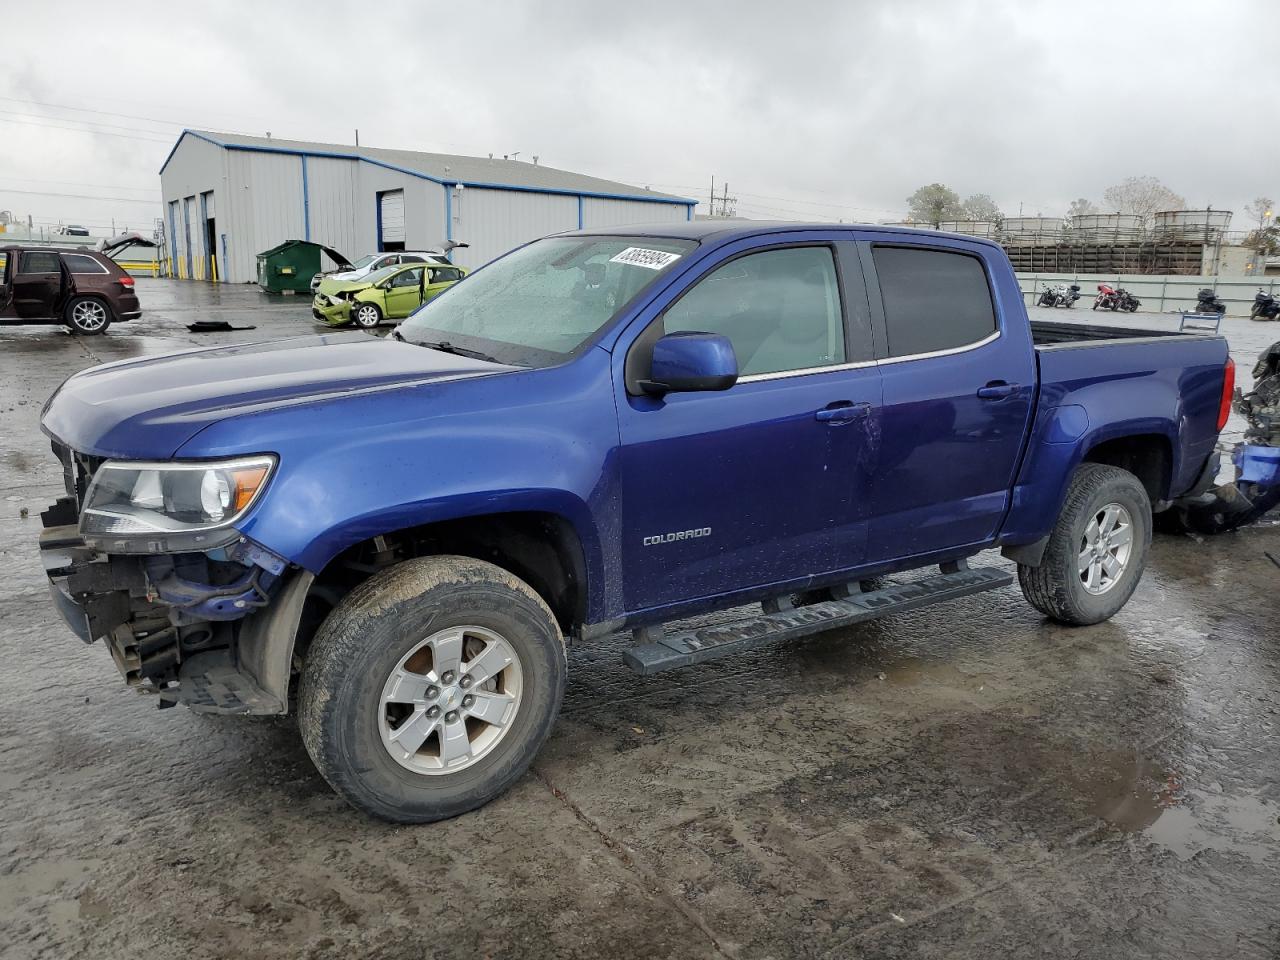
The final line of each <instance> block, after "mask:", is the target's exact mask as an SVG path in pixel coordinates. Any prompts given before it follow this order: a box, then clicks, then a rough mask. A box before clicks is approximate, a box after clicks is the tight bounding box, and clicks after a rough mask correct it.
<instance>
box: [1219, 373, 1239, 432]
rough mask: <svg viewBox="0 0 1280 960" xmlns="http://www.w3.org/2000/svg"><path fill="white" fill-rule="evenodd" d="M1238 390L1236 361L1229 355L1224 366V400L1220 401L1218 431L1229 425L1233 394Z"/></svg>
mask: <svg viewBox="0 0 1280 960" xmlns="http://www.w3.org/2000/svg"><path fill="white" fill-rule="evenodd" d="M1235 392H1236V362H1235V361H1234V360H1232V359H1231V358H1230V357H1227V364H1226V366H1224V367H1223V368H1222V400H1221V401H1219V403H1218V432H1219V433H1221V432H1222V428H1223V427H1225V426H1226V425H1227V417H1229V416H1230V415H1231V395H1232V394H1233V393H1235Z"/></svg>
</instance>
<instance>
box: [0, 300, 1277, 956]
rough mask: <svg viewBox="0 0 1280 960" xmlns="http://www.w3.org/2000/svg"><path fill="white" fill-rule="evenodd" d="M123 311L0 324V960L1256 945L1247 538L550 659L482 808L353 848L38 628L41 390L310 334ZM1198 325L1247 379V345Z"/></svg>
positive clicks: (1261, 569)
mask: <svg viewBox="0 0 1280 960" xmlns="http://www.w3.org/2000/svg"><path fill="white" fill-rule="evenodd" d="M139 287H140V292H141V296H142V300H143V304H144V307H145V308H146V310H147V313H146V315H145V317H144V318H143V320H141V321H140V322H135V323H130V324H122V325H120V326H118V327H116V328H114V329H113V330H112V331H111V332H110V333H109V334H108V335H107V336H105V337H98V338H87V339H77V338H73V337H71V336H69V335H67V334H66V333H64V332H62V331H61V330H59V329H56V328H30V329H18V328H13V327H9V328H0V412H2V413H3V414H4V417H3V419H2V420H0V569H2V570H3V572H4V575H5V581H6V583H7V587H6V590H5V591H4V592H3V594H0V656H2V657H3V661H2V662H3V664H4V670H3V671H0V810H2V811H3V815H2V816H0V956H2V957H4V958H10V957H13V958H31V957H41V958H51V960H55V958H56V960H63V958H67V957H73V956H76V957H93V958H121V960H123V958H134V957H140V956H146V957H148V958H155V960H162V958H171V957H172V958H185V960H195V958H206V957H210V958H212V957H237V958H282V957H316V958H321V957H324V958H328V957H352V956H374V957H394V958H400V957H424V956H426V957H455V956H456V957H484V956H489V957H512V958H535V957H552V956H557V957H584V958H596V957H605V956H636V957H732V958H739V957H741V958H782V957H840V958H844V957H868V958H879V957H886V958H887V957H907V956H910V957H946V958H948V960H955V958H961V957H973V958H983V960H987V958H990V957H995V956H1017V957H1031V956H1035V957H1073V958H1077V957H1099V958H1103V957H1105V958H1114V957H1138V958H1141V957H1151V958H1156V957H1160V958H1165V957H1170V956H1179V957H1206V958H1209V957H1213V958H1220V957H1224V956H1231V957H1233V958H1237V960H1243V958H1255V957H1256V958H1264V957H1275V956H1277V953H1278V952H1280V899H1277V897H1276V895H1275V891H1276V890H1277V889H1280V823H1278V821H1277V818H1278V817H1280V753H1278V752H1277V749H1276V746H1277V736H1276V734H1277V724H1278V723H1280V650H1278V649H1277V647H1278V643H1280V641H1278V632H1277V630H1276V620H1277V615H1278V614H1280V592H1278V591H1277V586H1280V570H1277V569H1276V568H1275V567H1274V566H1273V565H1272V564H1271V563H1270V562H1269V561H1268V560H1267V558H1266V556H1265V555H1264V552H1265V551H1270V552H1272V553H1273V554H1277V555H1280V528H1277V527H1276V526H1274V525H1270V526H1269V525H1263V526H1259V527H1255V528H1252V529H1248V530H1244V531H1241V532H1239V533H1235V534H1230V535H1226V536H1222V537H1219V538H1216V539H1212V540H1204V541H1200V540H1196V539H1192V538H1174V537H1158V538H1157V540H1156V542H1155V545H1154V550H1153V556H1152V560H1151V564H1150V566H1149V568H1148V574H1147V577H1146V578H1145V579H1144V581H1143V584H1142V586H1141V587H1140V588H1139V590H1138V592H1137V594H1136V595H1135V597H1134V599H1133V600H1132V601H1131V602H1130V604H1129V605H1128V606H1127V607H1126V609H1125V610H1124V611H1122V612H1121V614H1120V615H1119V616H1117V617H1116V618H1115V619H1114V620H1112V621H1111V622H1109V623H1105V624H1101V625H1099V626H1096V627H1090V628H1083V629H1074V630H1068V629H1064V628H1060V627H1057V626H1053V625H1050V624H1049V623H1047V622H1046V621H1045V620H1043V619H1042V618H1041V617H1039V616H1038V615H1037V614H1036V613H1035V612H1034V611H1033V610H1032V609H1031V608H1030V607H1028V606H1027V605H1026V604H1025V603H1024V602H1023V601H1022V599H1021V596H1020V594H1019V593H1018V592H1017V590H1016V588H1009V589H1004V590H999V591H995V592H993V593H988V594H984V595H979V596H976V597H972V598H969V599H966V600H962V601H959V602H955V603H952V604H950V605H946V606H941V607H934V608H930V609H925V610H921V611H917V612H914V613H910V614H906V615H899V616H895V617H891V618H888V619H885V620H882V621H878V622H875V623H872V624H870V625H866V626H862V627H858V628H856V629H849V630H843V631H832V632H829V633H826V634H823V635H820V636H817V637H812V638H809V639H807V640H803V641H799V642H794V643H790V644H787V645H785V646H784V647H781V648H777V649H771V650H763V651H757V652H755V653H752V654H749V655H745V656H741V657H737V658H731V659H726V660H721V661H719V662H714V663H710V664H704V665H702V666H700V667H696V668H693V669H689V670H685V671H681V672H678V673H675V674H667V675H659V676H656V677H648V678H642V677H636V676H633V675H632V674H630V673H629V672H627V671H626V670H625V669H624V668H623V667H622V665H621V663H620V657H619V655H620V652H621V650H622V649H623V647H624V646H625V643H626V640H625V638H621V637H615V638H610V639H607V640H605V641H604V642H601V643H598V644H594V645H591V646H584V647H581V648H578V649H575V650H573V651H572V652H571V662H570V687H569V691H568V695H567V698H566V702H565V710H564V715H563V717H562V719H561V721H560V723H559V725H558V726H557V728H556V731H555V732H554V734H553V735H552V738H551V741H550V742H549V744H548V745H547V747H546V748H545V749H544V750H543V752H542V754H541V755H540V756H539V758H538V759H537V761H536V762H535V764H534V767H533V770H532V771H531V772H530V773H529V774H528V775H527V776H526V777H525V778H524V779H523V780H522V781H521V782H520V783H519V784H518V785H517V786H516V787H515V788H514V789H513V790H511V791H510V792H509V793H508V794H507V795H506V796H504V797H503V798H501V799H500V800H498V801H497V802H495V803H493V804H491V805H490V806H488V807H487V808H485V809H484V810H481V811H479V812H477V813H474V814H471V815H468V816H465V817H461V818H459V819H457V820H453V821H450V822H447V823H443V824H437V825H433V826H427V827H414V828H405V827H392V826H387V825H385V824H381V823H376V822H372V821H370V820H368V819H366V818H364V817H362V816H360V815H358V814H356V813H354V812H353V811H352V810H350V809H348V808H347V807H346V806H345V805H344V804H343V803H342V802H341V801H339V800H338V799H337V798H336V797H335V796H334V795H333V794H332V793H331V792H330V791H329V789H328V788H327V787H326V785H325V784H324V782H323V781H322V780H321V779H320V777H319V776H318V775H317V774H316V772H315V770H314V769H313V768H312V766H311V763H310V761H309V760H308V758H307V756H306V754H305V753H304V752H303V749H302V746H301V744H300V742H299V739H298V736H297V730H296V728H295V726H294V724H293V722H292V720H291V719H288V718H285V719H235V718H217V717H208V716H198V715H193V714H190V713H188V712H187V711H185V710H181V709H178V710H166V711H157V710H156V709H155V708H154V706H153V705H152V703H151V702H150V701H144V700H143V699H141V698H139V697H137V696H136V695H134V694H132V693H131V692H129V691H128V690H126V689H125V687H124V685H123V684H122V683H121V682H120V681H119V678H118V675H117V673H116V671H115V668H114V667H113V666H112V664H111V661H110V658H109V657H108V656H107V654H106V652H105V651H104V650H103V649H101V648H100V646H94V647H92V648H86V647H85V646H84V645H82V644H81V643H80V642H79V641H77V640H76V639H74V638H73V637H72V635H71V634H70V633H69V632H68V631H67V630H66V628H65V627H63V626H62V625H61V624H60V623H59V622H58V621H57V619H56V616H55V614H54V612H53V610H52V607H51V606H50V604H49V602H48V600H47V598H46V590H45V585H44V577H43V573H42V572H41V569H40V563H39V560H38V558H37V551H36V549H35V537H36V534H37V531H38V528H39V520H38V518H37V516H36V514H37V513H38V511H39V510H40V509H41V508H42V507H43V505H44V504H45V503H46V502H47V501H48V500H50V499H52V498H53V497H54V496H55V495H56V494H57V493H58V492H59V489H60V475H59V471H58V469H57V464H56V461H55V460H54V459H53V457H52V456H51V455H50V454H49V452H48V447H47V444H46V443H45V441H44V440H43V438H42V436H41V435H40V433H39V430H38V426H37V421H38V415H39V410H40V406H41V404H42V403H43V402H44V400H45V398H46V397H47V396H48V395H49V393H50V392H51V391H52V390H53V389H54V387H56V386H57V384H58V383H59V381H61V380H62V379H63V378H64V377H65V376H67V375H68V374H70V373H71V372H73V371H75V370H77V369H80V368H83V367H85V366H89V365H91V364H93V363H96V362H99V361H106V360H111V359H115V358H119V357H127V356H137V355H140V354H154V353H161V352H165V351H168V350H173V349H177V348H182V347H185V346H188V345H191V344H201V343H214V342H231V341H232V340H234V339H243V338H266V337H271V336H277V335H281V334H284V333H288V332H295V331H310V330H311V329H312V324H311V321H310V320H309V318H308V309H307V305H306V302H305V300H302V299H299V300H291V299H284V300H278V299H277V300H269V299H267V298H266V297H265V296H263V295H261V294H259V293H258V292H257V291H256V290H255V289H253V288H249V287H225V288H213V287H210V286H207V285H202V284H195V283H190V284H178V283H171V282H166V281H151V280H146V281H141V282H140V283H139ZM197 317H202V318H217V319H226V320H230V321H232V322H236V323H241V322H243V323H252V324H256V325H257V330H255V331H253V332H251V333H237V334H191V333H189V332H188V331H187V330H186V329H185V326H184V325H185V324H186V323H189V322H191V321H192V320H193V319H195V318H197ZM1066 318H1068V314H1067V312H1066V311H1061V310H1060V311H1058V319H1066ZM1069 318H1070V319H1074V320H1080V321H1088V320H1091V319H1094V317H1092V316H1090V315H1089V312H1088V310H1087V309H1085V310H1081V309H1079V308H1077V309H1075V310H1073V311H1071V315H1070V317H1069ZM1106 321H1107V322H1109V323H1116V324H1124V325H1130V324H1131V325H1134V326H1164V325H1169V324H1174V323H1176V319H1175V318H1169V317H1162V316H1154V315H1143V314H1138V315H1137V316H1134V317H1115V316H1114V315H1108V316H1107V317H1106ZM1224 332H1225V333H1226V335H1227V336H1228V338H1229V339H1230V340H1231V343H1232V348H1233V353H1234V354H1235V357H1236V360H1237V362H1238V363H1239V364H1240V366H1241V368H1242V372H1247V371H1248V370H1249V369H1250V368H1251V367H1252V364H1253V360H1254V358H1255V357H1256V355H1257V353H1258V351H1259V350H1260V349H1262V347H1264V346H1265V345H1266V344H1267V343H1269V342H1270V340H1271V339H1272V337H1280V325H1264V324H1250V323H1249V322H1248V321H1243V320H1228V321H1226V322H1225V324H1224ZM1233 429H1234V431H1235V432H1236V433H1237V434H1238V432H1239V430H1240V425H1239V424H1233ZM23 507H28V508H29V509H30V511H31V516H30V517H28V518H26V519H23V518H22V517H21V516H20V510H21V508H23ZM992 562H993V563H996V564H1003V563H1004V561H1002V560H1000V559H999V558H998V557H995V558H993V559H992Z"/></svg>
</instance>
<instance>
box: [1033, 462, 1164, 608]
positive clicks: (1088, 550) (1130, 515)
mask: <svg viewBox="0 0 1280 960" xmlns="http://www.w3.org/2000/svg"><path fill="white" fill-rule="evenodd" d="M1150 547H1151V501H1150V500H1149V499H1148V497H1147V491H1146V489H1145V488H1144V487H1143V486H1142V484H1141V482H1140V481H1139V480H1138V478H1137V477H1135V476H1134V475H1133V474H1131V473H1129V471H1127V470H1121V469H1120V468H1119V467H1110V466H1106V465H1104V464H1099V463H1085V464H1081V466H1080V467H1079V468H1078V469H1077V470H1076V472H1075V475H1074V476H1073V477H1072V478H1071V486H1070V487H1069V488H1068V489H1067V496H1066V500H1065V501H1064V502H1063V504H1062V511H1061V513H1060V514H1059V515H1058V521H1057V523H1056V524H1055V525H1054V528H1053V533H1052V534H1050V536H1049V545H1048V547H1047V548H1046V549H1045V552H1044V557H1043V558H1042V560H1041V563H1040V566H1038V567H1028V566H1023V565H1022V564H1019V565H1018V582H1019V583H1020V584H1021V586H1022V595H1023V596H1024V597H1026V598H1027V602H1028V603H1030V604H1031V605H1032V606H1033V607H1035V608H1036V609H1037V610H1039V611H1040V612H1041V613H1043V614H1044V615H1045V616H1047V617H1051V618H1052V619H1054V620H1057V621H1059V622H1061V623H1068V624H1074V625H1083V624H1090V623H1100V622H1102V621H1103V620H1107V619H1110V618H1111V617H1112V616H1114V615H1115V614H1116V613H1117V612H1118V611H1119V610H1120V608H1121V607H1123V606H1124V605H1125V603H1127V602H1128V600H1129V597H1130V596H1132V595H1133V591H1134V590H1135V589H1136V588H1137V586H1138V581H1140V580H1141V579H1142V571H1143V569H1144V568H1145V567H1146V563H1147V553H1148V551H1149V550H1150Z"/></svg>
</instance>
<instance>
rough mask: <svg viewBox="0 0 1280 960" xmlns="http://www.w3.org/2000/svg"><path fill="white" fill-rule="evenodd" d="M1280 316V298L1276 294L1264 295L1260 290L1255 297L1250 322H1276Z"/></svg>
mask: <svg viewBox="0 0 1280 960" xmlns="http://www.w3.org/2000/svg"><path fill="white" fill-rule="evenodd" d="M1278 316H1280V298H1277V297H1276V296H1275V294H1271V293H1263V292H1262V290H1259V291H1258V292H1257V293H1255V294H1254V295H1253V309H1252V310H1250V311H1249V319H1250V320H1274V319H1276V317H1278Z"/></svg>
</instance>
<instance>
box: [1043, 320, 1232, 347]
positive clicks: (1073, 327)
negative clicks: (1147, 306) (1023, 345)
mask: <svg viewBox="0 0 1280 960" xmlns="http://www.w3.org/2000/svg"><path fill="white" fill-rule="evenodd" d="M1197 336H1199V337H1206V336H1207V337H1216V336H1217V334H1213V333H1209V334H1206V333H1203V332H1200V331H1197V332H1195V333H1191V332H1185V333H1184V332H1182V331H1178V330H1141V329H1135V328H1133V327H1104V326H1101V325H1098V324H1092V323H1090V324H1085V323H1057V322H1055V321H1053V320H1032V321H1031V339H1032V341H1033V342H1034V343H1035V345H1036V346H1037V347H1038V348H1052V347H1071V346H1093V345H1101V344H1102V343H1104V342H1107V341H1112V340H1151V339H1164V338H1166V337H1188V338H1190V337H1197Z"/></svg>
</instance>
